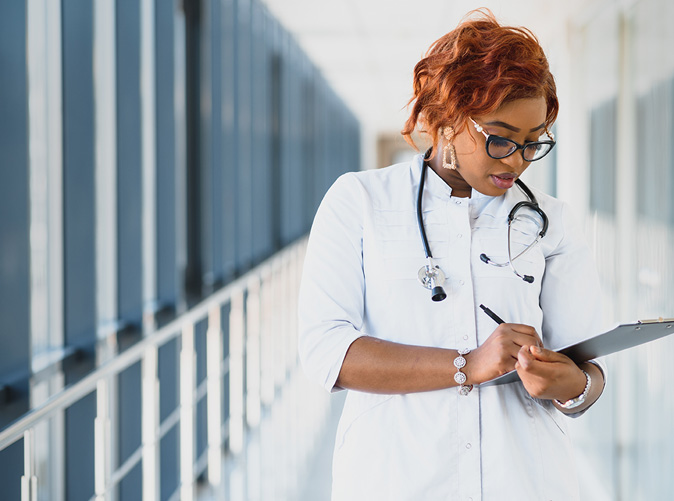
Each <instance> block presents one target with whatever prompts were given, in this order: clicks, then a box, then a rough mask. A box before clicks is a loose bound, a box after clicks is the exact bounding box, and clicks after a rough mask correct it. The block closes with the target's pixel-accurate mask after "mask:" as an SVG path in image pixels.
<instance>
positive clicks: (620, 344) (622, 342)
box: [480, 318, 674, 386]
mask: <svg viewBox="0 0 674 501" xmlns="http://www.w3.org/2000/svg"><path fill="white" fill-rule="evenodd" d="M670 334H674V318H667V319H662V318H660V319H657V320H639V321H637V322H636V323H633V324H622V325H619V326H618V327H616V328H614V329H612V330H610V331H608V332H604V333H603V334H599V335H597V336H594V337H591V338H589V339H586V340H585V341H581V342H579V343H576V344H573V345H570V346H567V347H564V348H560V349H557V350H555V351H556V352H558V353H562V354H564V355H566V356H567V357H569V358H570V359H571V360H573V361H574V362H576V363H581V362H586V361H588V360H592V359H593V358H597V357H603V356H606V355H610V354H611V353H616V352H619V351H622V350H626V349H628V348H633V347H635V346H639V345H640V344H644V343H649V342H651V341H655V340H656V339H660V338H662V337H666V336H668V335H670ZM519 380H520V378H519V376H518V375H517V371H511V372H508V373H507V374H504V375H503V376H500V377H497V378H495V379H492V380H491V381H487V382H485V383H482V384H481V385H480V386H492V385H496V384H506V383H514V382H516V381H519Z"/></svg>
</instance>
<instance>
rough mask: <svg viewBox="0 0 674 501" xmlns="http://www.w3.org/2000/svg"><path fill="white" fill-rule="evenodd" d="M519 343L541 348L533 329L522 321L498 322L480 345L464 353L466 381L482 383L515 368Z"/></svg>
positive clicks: (541, 344)
mask: <svg viewBox="0 0 674 501" xmlns="http://www.w3.org/2000/svg"><path fill="white" fill-rule="evenodd" d="M522 346H539V347H543V342H542V341H541V338H540V336H539V335H538V333H537V332H536V329H534V328H533V327H531V326H530V325H523V324H508V323H504V324H500V325H499V326H498V327H497V328H496V330H494V332H492V333H491V335H490V336H489V338H487V340H486V341H485V342H484V343H482V345H480V346H479V347H478V348H476V349H475V350H473V351H471V352H470V353H469V354H468V355H464V357H465V358H466V362H467V363H466V367H465V368H464V369H462V371H463V372H464V373H465V374H466V377H467V381H466V384H480V383H484V382H485V381H489V380H491V379H494V378H496V377H499V376H502V375H503V374H506V373H507V372H510V371H513V370H515V363H516V362H517V354H518V353H519V351H520V348H521V347H522Z"/></svg>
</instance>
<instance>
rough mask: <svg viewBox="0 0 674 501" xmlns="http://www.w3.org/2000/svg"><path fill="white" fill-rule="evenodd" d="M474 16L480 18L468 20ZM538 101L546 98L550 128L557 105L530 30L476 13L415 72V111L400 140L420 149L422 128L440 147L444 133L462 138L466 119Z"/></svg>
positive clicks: (487, 13)
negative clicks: (449, 130) (515, 103)
mask: <svg viewBox="0 0 674 501" xmlns="http://www.w3.org/2000/svg"><path fill="white" fill-rule="evenodd" d="M476 13H479V14H480V16H479V17H477V18H474V19H470V17H471V16H473V15H474V14H476ZM536 97H544V98H545V101H546V104H547V114H546V118H545V125H546V127H548V128H549V127H550V126H551V125H552V123H553V122H554V121H555V119H556V118H557V111H558V110H559V103H558V101H557V90H556V87H555V80H554V78H553V76H552V74H551V73H550V69H549V67H548V60H547V58H546V57H545V54H544V53H543V49H542V48H541V46H540V44H539V43H538V39H537V38H536V37H535V35H534V34H533V33H532V32H531V31H529V30H528V29H526V28H515V27H509V26H501V25H500V24H499V23H498V21H496V18H495V17H494V15H493V14H492V13H491V12H490V11H489V10H487V9H478V10H476V11H472V12H470V13H469V14H468V15H467V16H466V17H465V18H464V19H463V20H462V21H461V23H459V25H458V26H457V27H456V29H454V30H452V31H450V32H449V33H447V34H446V35H444V36H443V37H442V38H440V39H438V40H437V41H436V42H435V43H433V45H431V47H430V48H429V49H428V52H427V53H426V55H425V57H424V58H423V59H422V60H421V61H419V62H418V63H417V65H416V66H415V67H414V95H413V97H412V99H411V100H410V102H409V103H408V105H409V104H412V103H414V105H413V106H412V113H411V114H410V117H409V118H408V119H407V122H406V123H405V127H404V128H403V130H402V134H403V136H404V137H405V140H406V141H407V142H408V143H410V144H411V145H412V146H414V147H415V148H416V145H415V144H414V141H413V140H412V138H411V134H412V132H414V130H415V129H416V127H417V124H421V125H422V126H423V129H424V130H422V132H424V133H426V134H428V135H429V136H430V137H431V139H432V141H433V144H436V143H437V139H438V133H439V130H440V128H442V127H446V126H452V127H454V129H455V131H456V133H459V132H460V131H461V130H462V129H463V127H464V126H465V122H466V120H467V119H468V117H471V116H479V115H487V114H490V113H493V112H494V111H496V110H497V109H499V108H500V107H501V106H502V105H503V104H505V103H507V102H509V101H513V100H515V99H523V98H536Z"/></svg>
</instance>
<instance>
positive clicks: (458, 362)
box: [454, 348, 473, 397]
mask: <svg viewBox="0 0 674 501" xmlns="http://www.w3.org/2000/svg"><path fill="white" fill-rule="evenodd" d="M458 353H459V356H458V357H456V358H455V359H454V367H456V374H454V381H456V384H458V385H459V395H463V396H464V397H465V396H466V395H468V394H469V393H470V391H471V390H472V389H473V385H472V384H464V383H465V382H466V379H467V378H466V375H465V374H464V373H463V372H461V369H463V368H464V367H465V366H466V359H465V358H463V355H468V354H469V353H470V350H469V349H468V348H464V349H463V350H459V352H458Z"/></svg>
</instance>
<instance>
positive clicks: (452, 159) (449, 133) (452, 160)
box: [442, 126, 456, 170]
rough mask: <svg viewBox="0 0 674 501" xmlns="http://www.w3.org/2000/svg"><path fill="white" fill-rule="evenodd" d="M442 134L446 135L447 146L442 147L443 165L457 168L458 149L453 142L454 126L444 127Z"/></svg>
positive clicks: (453, 168)
mask: <svg viewBox="0 0 674 501" xmlns="http://www.w3.org/2000/svg"><path fill="white" fill-rule="evenodd" d="M442 135H443V136H445V146H444V147H443V148H442V167H443V168H444V169H451V170H455V169H456V150H455V149H454V145H453V144H452V139H454V127H451V126H449V127H444V128H443V129H442ZM448 151H449V162H447V152H448Z"/></svg>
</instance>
